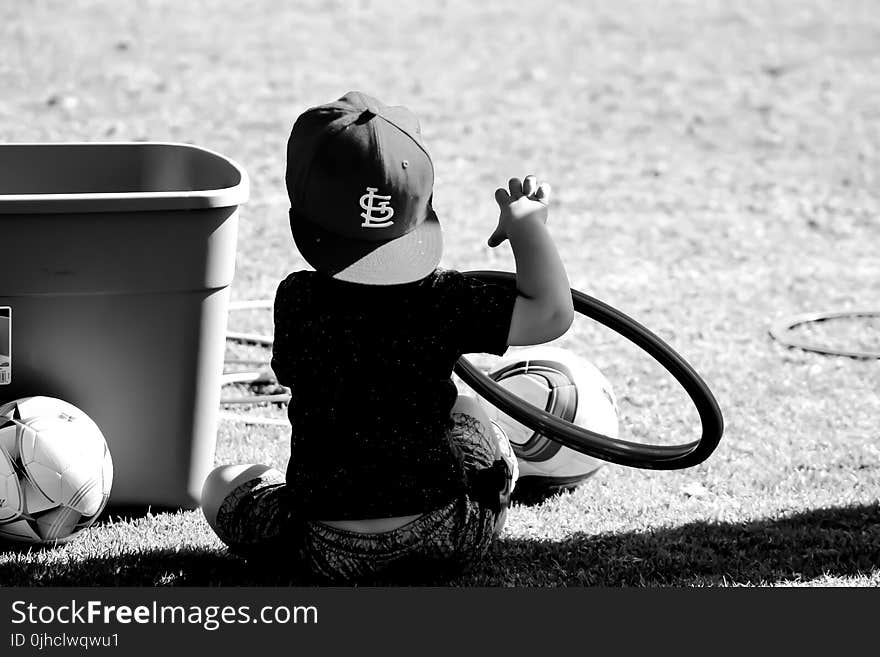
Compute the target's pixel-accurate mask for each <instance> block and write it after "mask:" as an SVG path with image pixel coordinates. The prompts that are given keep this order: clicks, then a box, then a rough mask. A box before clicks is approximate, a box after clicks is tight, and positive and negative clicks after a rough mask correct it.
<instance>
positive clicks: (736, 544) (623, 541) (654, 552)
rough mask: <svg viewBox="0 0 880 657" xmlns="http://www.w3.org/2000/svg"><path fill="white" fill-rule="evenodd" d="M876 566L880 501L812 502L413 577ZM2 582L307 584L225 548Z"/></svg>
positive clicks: (593, 539)
mask: <svg viewBox="0 0 880 657" xmlns="http://www.w3.org/2000/svg"><path fill="white" fill-rule="evenodd" d="M878 567H880V504H872V505H865V506H854V507H845V508H829V509H819V510H814V511H808V512H804V513H799V514H796V515H792V516H788V517H785V518H781V519H771V520H758V521H753V522H744V523H709V522H696V523H691V524H687V525H683V526H681V527H675V528H668V529H658V530H655V531H647V532H627V533H622V534H602V535H585V534H573V535H572V536H570V537H568V538H566V539H563V540H558V541H550V540H546V541H543V540H532V539H514V538H502V539H501V540H499V541H498V542H497V543H496V545H495V547H494V548H493V550H492V552H491V554H490V556H489V557H488V558H487V559H486V560H485V561H484V562H483V563H482V565H480V566H479V567H478V568H476V569H475V570H474V571H472V572H471V573H470V574H468V575H466V576H463V577H459V578H457V579H454V580H450V581H445V582H444V581H437V580H433V581H432V580H431V579H430V577H429V576H425V577H423V578H421V581H418V582H410V583H412V584H418V585H421V584H434V585H442V584H452V585H457V586H473V585H477V586H499V585H501V586H504V585H508V586H509V585H515V586H693V585H712V584H725V583H726V584H749V583H750V584H760V583H772V582H781V581H799V580H811V579H815V578H817V577H821V576H823V575H829V576H832V577H847V576H856V575H859V574H866V573H870V572H871V571H872V569H875V568H878ZM0 582H2V583H3V584H4V585H7V586H288V585H310V582H309V581H307V580H306V579H304V578H302V577H301V576H297V575H294V574H290V573H289V572H287V573H286V572H284V571H283V570H282V569H281V568H276V567H274V565H273V564H264V565H263V566H262V567H261V568H257V567H253V566H250V565H247V564H245V563H244V562H243V561H241V560H239V559H237V558H236V557H234V556H231V555H229V554H226V553H225V552H222V551H214V550H207V549H204V550H201V549H187V550H180V551H171V550H156V551H149V550H147V551H141V552H137V553H132V554H125V555H121V556H112V557H107V558H88V559H83V560H80V561H76V562H71V563H63V564H59V563H57V562H50V563H40V562H36V563H35V562H34V561H33V560H28V559H11V560H9V561H8V562H7V563H5V564H3V565H0Z"/></svg>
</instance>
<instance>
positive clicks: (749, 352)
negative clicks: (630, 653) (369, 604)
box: [0, 0, 880, 586]
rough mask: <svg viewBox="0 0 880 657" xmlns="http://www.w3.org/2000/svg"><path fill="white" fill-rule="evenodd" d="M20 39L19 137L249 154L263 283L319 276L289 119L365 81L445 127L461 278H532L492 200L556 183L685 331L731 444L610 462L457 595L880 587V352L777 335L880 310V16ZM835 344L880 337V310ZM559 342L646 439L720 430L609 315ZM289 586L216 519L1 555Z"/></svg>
mask: <svg viewBox="0 0 880 657" xmlns="http://www.w3.org/2000/svg"><path fill="white" fill-rule="evenodd" d="M0 55H2V56H0V89H2V92H0V139H2V140H3V141H29V140H33V141H49V140H55V141H70V140H89V141H95V140H132V139H134V140H157V141H161V140H174V141H185V142H191V143H196V144H199V145H202V146H206V147H209V148H212V149H214V150H218V151H220V152H221V153H223V154H225V155H227V156H230V157H232V158H233V159H236V160H237V161H239V162H240V163H241V164H242V165H244V166H245V168H246V169H247V170H248V172H249V174H250V176H251V183H252V194H251V200H250V201H249V202H248V203H247V205H246V206H244V208H243V209H242V225H241V232H240V244H239V254H238V265H237V274H236V280H235V283H234V288H233V297H234V298H239V299H247V298H265V297H271V296H272V294H273V293H274V290H275V286H276V285H277V281H278V280H280V278H282V277H283V276H284V275H285V274H286V273H287V272H288V271H291V270H293V269H297V268H300V267H302V266H303V262H302V261H301V260H300V259H299V257H298V255H297V253H296V251H295V249H294V248H293V244H292V241H291V239H290V237H289V232H288V226H287V220H286V214H287V208H288V204H287V198H286V193H285V189H284V182H283V176H284V152H285V144H286V139H287V135H288V132H289V129H290V126H291V124H292V121H293V120H294V118H295V117H296V116H297V115H298V114H299V113H300V112H301V111H302V110H304V109H306V108H307V107H309V106H312V105H315V104H319V103H322V102H325V101H328V100H331V99H334V98H336V97H338V96H340V95H341V94H342V93H344V92H345V91H347V90H349V89H361V90H364V91H368V92H370V93H373V94H374V95H376V96H378V97H379V98H381V99H383V100H385V101H386V102H389V103H392V104H405V105H407V106H409V107H410V108H411V109H413V110H414V111H415V112H416V113H417V114H418V115H419V116H420V118H421V120H422V127H423V132H424V134H425V138H426V140H427V143H428V146H429V148H430V150H431V153H432V155H433V157H434V160H435V168H436V174H437V180H436V191H435V207H436V208H437V210H438V213H439V215H440V217H441V221H442V222H443V225H444V228H445V230H446V244H447V247H446V253H445V256H444V261H443V264H444V265H445V266H449V267H456V268H461V269H471V268H480V269H485V268H490V269H508V270H509V269H512V265H513V263H512V258H511V257H510V254H509V250H508V249H507V247H503V248H501V249H497V250H490V249H488V248H487V247H486V245H485V240H486V238H487V237H488V235H489V233H490V232H491V230H492V228H493V227H494V224H495V209H494V202H493V199H492V192H493V190H494V189H495V187H497V186H499V185H501V184H503V183H504V182H505V181H506V180H507V178H508V177H510V176H512V175H524V174H526V173H532V172H534V173H536V174H538V176H539V177H540V178H542V179H546V180H547V181H549V182H550V183H551V184H552V185H553V187H554V190H555V191H554V199H553V205H552V210H551V226H552V231H553V234H554V235H555V237H556V239H557V241H558V244H559V248H560V251H561V253H562V255H563V259H564V260H565V262H566V264H567V266H568V268H569V273H570V278H571V281H572V284H573V285H574V287H577V288H579V289H582V290H584V291H586V292H588V293H590V294H593V295H594V296H597V297H599V298H601V299H603V300H605V301H607V302H609V303H611V304H612V305H614V306H616V307H618V308H620V309H622V310H624V311H625V312H627V313H628V314H630V315H632V316H634V317H635V318H637V319H638V320H639V321H641V322H642V323H644V324H646V325H647V326H648V327H650V328H651V329H652V330H654V331H656V332H657V333H658V334H660V335H661V336H663V337H664V338H666V339H668V340H669V341H670V343H671V344H672V345H673V346H674V347H675V348H676V349H677V350H678V351H679V352H680V353H682V355H684V356H685V357H686V358H687V359H688V360H689V361H690V362H691V363H692V365H694V367H695V368H696V369H697V371H698V372H700V373H701V374H702V375H703V377H704V378H705V379H706V381H707V383H708V384H709V385H710V387H711V388H712V390H713V391H714V393H715V395H716V397H717V398H718V401H719V403H720V405H721V407H722V410H723V411H724V413H725V419H726V423H727V429H726V434H725V438H724V440H723V442H722V444H721V445H720V447H719V448H718V450H717V452H716V453H715V454H714V455H713V456H712V457H711V458H710V459H709V460H708V461H707V462H706V463H704V464H702V465H700V466H698V467H696V468H693V469H690V470H686V471H681V472H668V473H666V472H663V473H658V472H650V471H639V470H631V469H626V468H622V467H617V466H608V467H605V468H603V469H602V470H601V471H600V473H599V474H598V475H597V476H596V477H595V478H594V479H593V480H591V481H590V482H589V483H588V484H586V485H585V486H583V487H582V488H581V489H579V490H578V491H576V492H575V493H573V494H566V495H562V496H559V497H556V498H552V499H550V500H548V501H546V502H544V503H543V504H540V505H537V506H517V507H515V508H514V509H513V510H512V512H511V514H510V516H509V522H508V526H507V530H506V533H505V536H504V538H503V540H502V541H501V542H500V543H499V545H498V547H497V549H496V550H495V551H494V552H493V555H492V559H491V560H490V561H489V562H487V563H486V565H485V566H484V567H482V568H480V569H478V570H477V571H475V572H474V573H472V574H471V575H469V576H467V577H464V578H462V579H461V580H458V581H457V582H456V583H459V584H465V585H472V584H489V585H522V584H529V585H539V586H543V585H566V584H568V585H584V584H586V585H591V584H600V585H612V586H614V585H669V584H676V585H724V584H735V585H738V584H818V585H833V584H838V585H877V584H878V583H880V529H878V523H880V501H878V498H880V441H878V438H880V431H878V421H877V418H878V412H880V396H878V391H880V366H878V362H877V361H856V360H849V359H839V358H829V357H823V356H818V355H814V354H808V353H803V352H796V351H787V350H785V349H782V348H780V347H779V346H778V345H775V344H774V343H772V342H771V341H770V340H769V338H768V336H767V328H768V326H769V324H770V323H771V321H772V320H774V319H776V318H778V317H780V316H783V315H786V314H790V313H798V312H804V311H808V310H824V309H835V310H836V309H846V308H854V307H859V308H870V307H877V306H878V302H880V257H878V251H877V246H878V243H880V194H878V189H880V188H878V182H880V180H878V176H880V77H878V76H877V73H876V72H877V70H880V8H878V6H877V5H876V3H873V2H870V1H864V2H858V1H855V0H846V1H843V2H833V3H832V2H830V1H821V0H804V1H801V2H795V1H791V2H782V1H780V0H777V1H774V2H757V1H755V2H738V3H735V6H731V3H724V2H720V1H716V2H697V1H685V0H676V1H664V2H648V1H645V2H636V1H634V0H628V1H615V2H611V1H610V0H608V1H605V0H601V1H600V0H595V1H592V2H579V1H575V0H568V1H561V2H540V1H539V2H534V1H533V2H528V3H515V2H509V1H507V2H501V1H498V0H491V1H488V2H480V3H476V2H474V3H467V2H460V1H451V0H450V1H448V2H431V3H409V4H406V5H404V4H402V3H397V2H391V1H386V0H382V1H376V2H369V1H367V0H361V1H353V2H341V1H337V2H333V1H324V2H321V1H317V0H315V1H311V2H296V3H270V2H268V1H267V2H258V1H255V0H250V1H240V2H235V3H220V2H207V1H195V2H186V3H178V2H170V1H168V2H163V1H158V0H143V1H138V2H127V3H120V2H110V1H101V2H97V1H85V2H78V3H76V4H75V5H74V4H73V3H68V2H61V1H47V0H38V1H34V2H27V3H3V4H0ZM0 239H2V234H0ZM232 321H233V323H235V324H237V325H238V326H239V327H240V328H247V329H255V328H257V329H258V328H261V327H262V328H266V318H265V317H259V316H255V315H253V314H247V313H245V314H242V315H241V316H237V317H235V318H233V320H232ZM804 330H809V331H812V332H813V333H814V334H815V336H816V337H817V338H820V339H822V340H824V341H826V342H827V343H830V344H838V345H839V346H851V347H854V346H858V347H859V348H861V349H868V348H873V349H880V323H878V322H872V321H862V322H859V323H847V322H838V323H835V324H833V325H832V324H829V325H826V326H823V327H821V328H813V329H804ZM560 344H562V345H564V346H566V347H568V348H571V349H574V350H576V351H578V352H579V353H581V354H583V355H584V356H586V357H588V358H590V359H591V360H593V361H594V362H595V363H596V364H597V365H598V366H599V367H600V368H601V369H603V371H604V372H605V373H606V374H607V375H608V377H609V378H610V379H611V381H612V382H613V384H614V385H615V389H616V391H617V394H618V397H619V398H620V399H621V400H622V402H623V403H622V411H623V413H624V418H623V435H625V436H627V437H629V438H631V439H634V440H661V441H667V442H669V441H680V440H684V439H688V438H690V437H692V436H693V435H695V432H696V428H695V422H696V413H695V412H694V411H693V410H692V409H691V408H690V407H689V405H688V402H687V400H686V398H685V397H684V395H683V393H681V392H680V391H679V390H678V389H677V388H676V385H675V383H674V381H672V380H671V378H670V377H668V375H666V374H665V373H664V372H662V371H661V370H660V369H659V367H658V366H656V365H655V364H654V363H653V362H652V361H650V360H649V359H647V358H646V357H644V356H643V355H641V354H640V353H638V352H637V351H636V350H635V349H633V348H632V347H630V346H629V345H628V344H626V343H625V342H623V341H622V340H620V339H618V338H616V337H615V336H614V335H612V334H610V333H609V332H607V331H605V330H604V329H602V328H600V327H596V326H595V325H592V324H591V323H590V322H587V321H579V322H578V323H577V325H576V326H575V327H574V328H573V329H572V331H571V332H570V333H569V334H568V335H567V336H565V337H564V338H563V339H562V340H560ZM219 438H220V439H219V448H218V461H227V460H232V459H258V460H263V461H266V460H269V461H273V462H275V463H276V464H279V465H282V466H283V464H284V463H285V460H286V455H285V449H286V440H287V438H286V436H285V432H284V430H283V429H281V428H268V429H266V428H261V429H251V428H246V427H244V426H242V425H238V424H231V423H224V424H223V425H222V426H221V431H220V437H219ZM284 578H285V576H284V575H283V574H280V573H278V572H269V573H257V572H250V571H243V570H242V569H241V568H240V567H239V565H238V562H236V561H234V560H233V559H231V558H230V557H227V556H226V555H225V554H223V553H222V552H221V549H220V544H219V542H218V541H217V540H216V539H215V538H214V537H213V536H212V535H211V533H210V532H209V530H208V529H207V526H206V525H205V524H204V522H203V521H202V519H201V516H200V515H199V514H198V513H197V512H181V513H151V514H148V515H146V516H143V517H121V516H116V517H114V516H113V515H112V514H111V516H110V517H109V519H108V520H107V521H105V522H104V523H103V524H101V525H100V527H98V528H96V529H95V530H93V531H91V532H89V533H88V535H87V536H84V537H82V538H81V539H80V540H78V541H76V542H74V543H72V544H71V545H69V546H66V547H63V548H57V549H55V550H48V551H42V552H38V553H32V554H28V553H20V552H11V551H10V552H5V553H0V581H6V582H8V583H18V584H28V583H34V584H68V583H103V584H112V583H121V584H156V585H164V584H242V583H279V582H281V583H284V582H285V581H287V580H285V579H284Z"/></svg>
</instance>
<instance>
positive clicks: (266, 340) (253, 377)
mask: <svg viewBox="0 0 880 657" xmlns="http://www.w3.org/2000/svg"><path fill="white" fill-rule="evenodd" d="M267 308H272V300H271V299H252V300H244V301H233V302H231V303H230V304H229V311H230V312H233V311H237V310H251V309H257V310H259V309H267ZM226 339H227V340H232V341H233V342H241V343H246V344H258V345H262V346H265V347H271V346H272V342H273V340H272V337H271V336H268V335H260V334H257V333H243V332H238V331H228V332H227V333H226ZM225 364H229V365H257V366H261V367H259V369H257V370H243V371H238V372H224V373H223V376H222V378H221V386H228V385H234V384H273V383H278V382H277V380H276V379H275V376H274V374H273V373H272V371H271V369H269V363H268V362H266V361H265V360H264V359H258V358H231V359H228V360H226V361H225ZM288 402H290V393H272V394H262V395H233V396H223V397H221V398H220V404H221V405H224V406H232V405H238V404H256V405H260V404H286V403H288ZM220 418H221V419H223V420H229V421H232V422H244V423H246V424H269V425H281V426H284V425H287V424H288V422H287V421H286V420H283V419H280V418H269V417H266V418H264V417H259V416H253V415H245V414H238V413H229V412H223V413H221V414H220Z"/></svg>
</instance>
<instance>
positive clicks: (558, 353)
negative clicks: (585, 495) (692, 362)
mask: <svg viewBox="0 0 880 657" xmlns="http://www.w3.org/2000/svg"><path fill="white" fill-rule="evenodd" d="M488 375H489V377H490V378H491V379H493V380H494V381H495V382H496V383H498V385H500V386H501V387H503V388H505V389H507V390H509V391H510V392H513V393H514V394H516V395H517V396H518V397H520V398H522V399H523V400H524V401H526V402H528V403H530V404H532V405H533V406H537V407H538V408H540V409H542V410H544V411H547V412H548V413H551V414H552V415H555V416H557V417H559V418H562V419H563V420H566V421H567V422H571V423H573V424H576V425H578V426H580V427H584V428H585V429H589V430H591V431H595V432H598V433H601V434H604V435H606V436H610V437H612V438H617V436H618V429H619V422H618V420H619V412H618V407H617V399H616V397H615V396H614V389H613V388H612V387H611V383H609V381H608V379H606V378H605V376H604V375H603V374H602V372H600V371H599V369H598V368H597V367H596V366H595V365H593V364H592V363H590V362H589V361H588V360H586V359H584V358H581V357H579V356H576V355H575V354H572V353H570V352H568V351H565V350H563V349H559V348H556V347H527V348H523V349H517V350H515V351H514V350H512V351H511V352H510V353H509V354H508V355H507V356H506V357H505V358H503V359H501V360H500V361H498V362H497V363H496V364H495V366H494V367H493V368H492V369H491V370H490V371H489V372H488ZM484 404H485V406H486V407H487V411H488V414H489V418H490V419H491V420H492V422H493V424H495V426H496V428H497V429H498V430H500V431H501V432H503V433H504V435H506V436H507V439H508V440H509V441H510V444H511V446H512V447H513V451H514V453H515V454H516V456H517V461H518V463H519V482H520V484H518V485H520V486H521V490H524V489H526V488H527V487H528V488H531V489H532V490H541V489H546V490H549V491H552V490H557V489H564V488H572V487H574V486H577V485H578V484H580V483H582V482H584V481H585V480H586V479H588V478H589V477H590V476H591V475H593V474H594V473H595V472H596V471H597V470H598V469H599V468H600V467H602V465H603V463H604V461H601V460H599V459H596V458H593V457H591V456H587V455H585V454H581V453H580V452H576V451H575V450H573V449H570V448H568V447H565V446H563V445H561V444H560V443H558V442H556V441H553V440H551V439H550V438H547V437H546V436H544V435H542V434H541V433H538V432H535V431H533V430H532V429H529V428H528V427H526V426H524V425H522V424H520V423H519V422H517V421H516V420H514V419H513V418H512V417H510V416H509V415H507V414H506V413H504V412H502V411H501V410H499V409H498V408H496V407H494V406H492V405H491V404H489V403H488V402H485V401H484Z"/></svg>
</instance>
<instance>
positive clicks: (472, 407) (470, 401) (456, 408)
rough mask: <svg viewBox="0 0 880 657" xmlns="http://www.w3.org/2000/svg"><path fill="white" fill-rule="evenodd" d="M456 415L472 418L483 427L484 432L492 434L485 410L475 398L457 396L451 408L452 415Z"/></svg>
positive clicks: (490, 423)
mask: <svg viewBox="0 0 880 657" xmlns="http://www.w3.org/2000/svg"><path fill="white" fill-rule="evenodd" d="M456 413H461V414H463V415H470V416H471V417H472V418H474V419H475V420H477V421H479V422H480V424H482V425H483V426H484V427H485V429H486V431H488V432H492V422H491V421H490V420H489V415H488V413H486V409H485V408H483V405H482V404H481V403H480V400H479V399H477V398H476V397H472V396H471V395H459V396H458V397H457V398H456V400H455V404H454V405H453V407H452V414H453V415H454V414H456Z"/></svg>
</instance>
